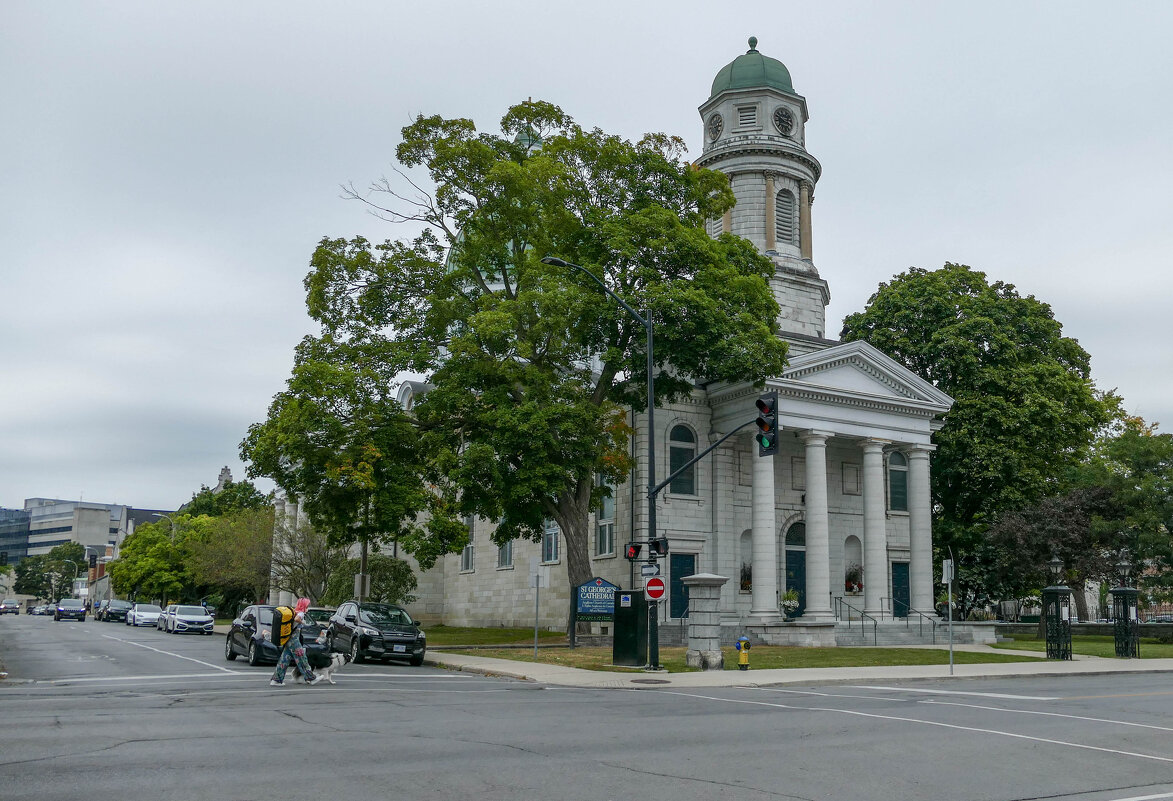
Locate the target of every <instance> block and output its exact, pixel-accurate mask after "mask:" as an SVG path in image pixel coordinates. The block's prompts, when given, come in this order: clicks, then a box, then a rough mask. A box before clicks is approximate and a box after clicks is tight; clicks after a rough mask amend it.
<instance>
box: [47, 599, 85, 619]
mask: <svg viewBox="0 0 1173 801" xmlns="http://www.w3.org/2000/svg"><path fill="white" fill-rule="evenodd" d="M53 619H54V620H56V621H57V622H61V621H62V620H67V619H68V620H80V621H82V622H83V623H84V622H85V619H86V605H85V602H84V601H82V600H81V599H80V598H62V599H61V600H60V601H58V602H57V609H56V610H55V611H54V612H53Z"/></svg>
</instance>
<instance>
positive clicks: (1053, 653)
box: [1043, 556, 1071, 659]
mask: <svg viewBox="0 0 1173 801" xmlns="http://www.w3.org/2000/svg"><path fill="white" fill-rule="evenodd" d="M1047 572H1048V573H1049V574H1050V576H1051V586H1049V587H1045V588H1044V589H1043V618H1044V621H1045V625H1046V634H1047V659H1071V589H1070V588H1068V587H1067V586H1065V585H1064V584H1063V583H1062V582H1063V562H1062V561H1061V560H1060V559H1059V557H1058V556H1052V557H1051V561H1050V562H1048V563H1047Z"/></svg>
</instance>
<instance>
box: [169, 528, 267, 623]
mask: <svg viewBox="0 0 1173 801" xmlns="http://www.w3.org/2000/svg"><path fill="white" fill-rule="evenodd" d="M186 522H188V525H187V526H185V529H186V536H185V537H184V539H183V552H184V564H185V568H186V570H187V573H188V575H189V576H190V577H191V580H192V582H193V584H194V585H195V586H196V587H197V588H198V589H199V594H200V595H209V594H211V593H212V592H214V593H215V594H216V595H218V596H219V597H220V598H221V599H223V601H226V602H227V605H228V608H234V607H235V604H234V603H233V601H235V600H238V599H240V600H248V601H256V600H259V599H261V598H264V597H266V596H268V594H269V574H270V561H271V557H272V550H273V509H272V507H268V506H266V507H263V508H260V509H249V508H245V509H237V510H235V511H230V512H229V513H228V514H225V515H221V516H219V517H209V516H207V515H202V516H200V517H198V518H194V519H191V520H189V521H186Z"/></svg>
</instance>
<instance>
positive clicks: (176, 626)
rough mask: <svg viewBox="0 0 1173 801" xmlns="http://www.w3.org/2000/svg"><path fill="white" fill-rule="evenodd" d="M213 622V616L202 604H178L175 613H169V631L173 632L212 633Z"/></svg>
mask: <svg viewBox="0 0 1173 801" xmlns="http://www.w3.org/2000/svg"><path fill="white" fill-rule="evenodd" d="M168 612H170V610H168ZM213 623H215V621H214V620H213V619H212V616H211V615H209V614H208V610H207V609H204V608H203V607H202V606H182V605H181V606H177V607H175V612H174V613H170V614H168V615H167V631H170V632H171V633H172V634H186V633H189V632H196V633H199V634H211V633H212V624H213Z"/></svg>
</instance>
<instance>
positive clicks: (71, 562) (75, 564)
mask: <svg viewBox="0 0 1173 801" xmlns="http://www.w3.org/2000/svg"><path fill="white" fill-rule="evenodd" d="M61 561H62V562H69V564H71V565H73V577H74V579H76V578H77V574H78V573H79V572H80V571H79V570H78V567H77V562H75V561H73V560H72V559H62V560H61Z"/></svg>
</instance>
